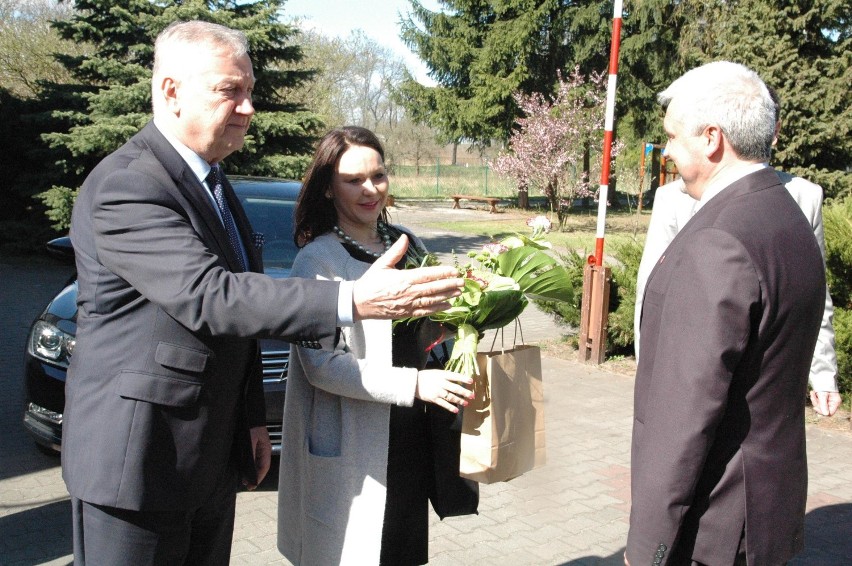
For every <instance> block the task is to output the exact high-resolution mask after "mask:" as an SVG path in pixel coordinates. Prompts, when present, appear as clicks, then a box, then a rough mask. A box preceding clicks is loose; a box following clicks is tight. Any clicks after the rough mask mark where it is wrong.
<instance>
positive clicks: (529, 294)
mask: <svg viewBox="0 0 852 566" xmlns="http://www.w3.org/2000/svg"><path fill="white" fill-rule="evenodd" d="M527 225H528V226H530V227H531V228H532V236H530V237H528V236H522V235H517V236H510V237H508V238H505V239H504V240H502V241H500V242H494V243H490V244H486V245H485V246H483V248H482V249H481V250H480V251H478V252H471V253H470V254H468V255H469V256H470V257H471V258H472V259H473V260H475V261H476V262H477V264H478V265H477V266H473V265H472V264H471V263H469V264H467V265H465V266H464V267H462V268H461V271H462V275H463V276H464V279H465V281H464V290H463V291H462V294H461V295H460V296H458V297H456V298H454V299H452V300H451V302H450V304H451V307H450V308H449V309H447V310H445V311H443V312H439V313H435V314H433V315H431V316H430V318H431V319H432V320H435V321H437V322H440V323H442V324H444V325H446V326H449V327H450V328H454V329H455V330H456V332H457V336H456V342H455V344H454V345H453V350H452V353H451V354H450V359H449V361H448V362H447V365H446V369H447V370H450V371H454V372H457V373H461V374H465V375H474V374H476V373H479V367H478V365H477V363H476V351H477V348H478V346H479V338H480V336H481V334H482V333H483V332H484V331H485V330H490V329H492V328H502V327H503V326H506V325H507V324H509V323H510V322H512V321H513V320H514V319H516V318H517V317H518V315H520V314H521V313H522V312H523V310H524V308H526V306H527V304H528V303H529V301H528V299H542V300H549V301H554V300H555V301H569V300H571V298H572V295H573V291H572V289H571V287H570V283H569V281H570V278H569V276H568V272H567V271H566V269H565V268H564V267H562V266H561V265H559V264H558V263H557V261H556V260H555V259H554V258H553V257H551V256H550V255H549V254H547V253H546V252H545V251H544V250H547V249H549V248H550V243H549V242H547V241H546V240H545V238H544V235H545V234H546V233H547V232H548V231H549V230H550V226H551V223H550V221H549V220H548V219H547V218H546V217H544V216H536V217H534V218H531V219H530V220H528V221H527Z"/></svg>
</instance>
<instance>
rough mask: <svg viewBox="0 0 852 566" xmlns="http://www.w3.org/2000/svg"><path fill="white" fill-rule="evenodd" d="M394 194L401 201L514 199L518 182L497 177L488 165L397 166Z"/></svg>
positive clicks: (393, 185)
mask: <svg viewBox="0 0 852 566" xmlns="http://www.w3.org/2000/svg"><path fill="white" fill-rule="evenodd" d="M390 182H391V189H390V190H391V193H393V195H394V196H397V197H401V198H406V197H408V198H430V197H433V198H434V197H447V196H450V195H470V196H497V197H504V198H515V197H516V196H517V193H518V191H517V188H516V186H515V182H514V181H513V180H512V179H510V178H508V177H505V176H502V175H498V174H496V173H495V172H494V170H493V169H491V168H490V167H489V166H488V165H449V164H444V163H441V162H440V161H436V162H435V163H432V164H429V165H421V166H420V167H415V166H414V165H397V166H396V167H394V169H393V170H392V171H391V172H390Z"/></svg>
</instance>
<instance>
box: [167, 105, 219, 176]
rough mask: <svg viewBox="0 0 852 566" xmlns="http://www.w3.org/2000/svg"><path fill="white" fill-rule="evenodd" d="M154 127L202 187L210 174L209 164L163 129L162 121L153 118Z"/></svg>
mask: <svg viewBox="0 0 852 566" xmlns="http://www.w3.org/2000/svg"><path fill="white" fill-rule="evenodd" d="M154 126H156V127H157V129H158V130H160V133H161V134H163V137H164V138H166V141H168V142H169V144H171V146H172V147H173V148H175V151H177V152H178V154H179V155H180V156H181V157H182V158H183V160H184V161H185V162H186V164H187V165H189V168H190V170H192V173H193V174H194V175H195V176H196V177H197V178H198V181H199V182H200V183H201V184H202V185H203V184H204V180H205V179H206V178H207V174H208V173H210V164H209V163H207V162H206V161H204V159H203V158H202V157H201V156H199V155H198V154H197V153H195V152H194V151H192V150H191V149H189V148H188V147H186V146H185V145H184V144H183V143H182V142H181V141H180V140H179V139H177V138H176V137H175V136H174V135H172V134H171V133H170V132H169V131H168V129H166V128H165V127H163V124H162V120H157V118H156V117H154Z"/></svg>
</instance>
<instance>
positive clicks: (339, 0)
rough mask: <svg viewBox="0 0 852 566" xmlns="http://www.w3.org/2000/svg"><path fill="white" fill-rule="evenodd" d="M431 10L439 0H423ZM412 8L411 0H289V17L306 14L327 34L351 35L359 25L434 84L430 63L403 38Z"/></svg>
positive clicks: (309, 21)
mask: <svg viewBox="0 0 852 566" xmlns="http://www.w3.org/2000/svg"><path fill="white" fill-rule="evenodd" d="M421 4H422V5H423V6H424V7H425V8H427V9H429V10H437V9H438V7H439V4H438V1H437V0H421ZM410 10H411V4H410V3H409V2H408V0H366V1H365V0H287V1H286V3H285V4H284V15H285V17H286V18H287V19H292V18H297V17H299V18H302V19H304V20H306V21H305V25H307V26H309V27H312V28H317V29H319V30H320V31H321V32H322V33H323V34H324V35H327V36H331V37H340V38H344V39H345V38H347V37H349V34H350V33H351V32H352V31H353V30H356V29H361V30H362V31H363V32H364V33H365V34H366V35H367V37H369V38H371V39H373V40H374V41H376V42H377V43H379V44H380V45H383V46H385V47H387V48H388V49H390V50H392V51H393V52H394V53H396V54H398V55H399V56H400V57H401V58H402V59H403V61H405V63H406V65H407V66H408V68H409V70H410V71H411V72H412V73H413V74H414V76H415V77H416V78H417V79H418V80H419V81H420V82H426V83H431V84H434V83H433V81H431V80H430V79H428V77H427V76H426V67H425V66H424V65H423V63H422V62H421V61H420V60H419V59H418V58H417V56H416V55H414V54H413V53H412V52H411V51H409V50H408V48H407V47H406V46H405V44H403V43H402V40H401V39H400V38H399V20H400V14H402V15H403V16H405V15H407V14H408V13H409V12H410Z"/></svg>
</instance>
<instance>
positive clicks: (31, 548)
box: [0, 499, 72, 565]
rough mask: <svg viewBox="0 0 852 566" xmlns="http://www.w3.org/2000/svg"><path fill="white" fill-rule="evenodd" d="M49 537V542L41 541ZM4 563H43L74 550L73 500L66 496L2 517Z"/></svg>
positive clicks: (0, 538) (1, 538)
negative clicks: (72, 539) (59, 499)
mask: <svg viewBox="0 0 852 566" xmlns="http://www.w3.org/2000/svg"><path fill="white" fill-rule="evenodd" d="M45 539H48V540H49V541H50V542H49V544H42V541H44V540H45ZM0 540H2V541H3V543H2V544H3V558H2V563H3V564H9V565H13V564H21V565H24V564H44V563H45V562H49V561H51V560H56V559H58V558H62V557H63V556H68V555H69V554H71V553H72V542H71V501H70V500H68V499H64V500H62V501H55V502H53V503H47V504H45V505H41V506H39V507H33V508H30V509H26V510H23V511H21V512H19V513H12V514H10V515H6V516H4V517H0Z"/></svg>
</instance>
